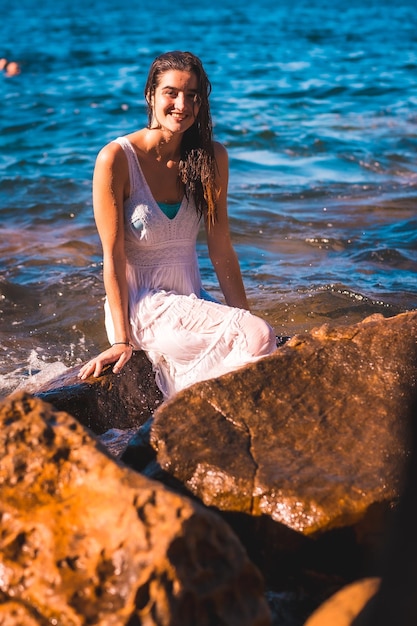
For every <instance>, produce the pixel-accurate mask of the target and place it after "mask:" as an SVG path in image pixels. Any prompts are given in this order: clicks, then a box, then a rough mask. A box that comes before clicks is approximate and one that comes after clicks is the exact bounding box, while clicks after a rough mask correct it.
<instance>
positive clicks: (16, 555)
mask: <svg viewBox="0 0 417 626" xmlns="http://www.w3.org/2000/svg"><path fill="white" fill-rule="evenodd" d="M0 458H1V465H0V519H1V535H0V572H1V575H0V621H1V623H2V624H6V625H10V626H12V625H13V626H17V625H19V626H21V625H23V624H27V625H28V626H29V625H30V626H34V625H38V626H44V625H45V624H59V625H65V626H79V625H87V624H90V625H92V624H99V625H101V626H112V625H117V626H121V625H124V624H125V625H129V626H133V625H134V624H137V625H139V624H147V625H148V626H152V625H158V626H159V625H160V626H168V625H172V626H186V625H189V626H196V624H198V625H199V626H204V625H209V624H218V625H220V624H227V625H228V626H230V625H233V624H236V626H237V625H239V626H242V625H243V624H247V625H248V626H255V625H259V626H261V625H265V626H266V625H268V624H270V617H269V611H268V608H267V605H266V603H265V600H264V597H263V595H262V594H263V588H262V582H261V578H260V575H259V573H258V571H257V570H256V569H255V568H254V566H253V565H252V564H251V562H250V561H249V560H248V557H247V555H246V553H245V551H244V550H243V549H242V547H241V545H240V543H239V542H238V540H237V538H236V537H235V535H234V534H233V533H232V532H231V530H230V529H229V527H228V526H227V525H226V524H225V523H224V522H223V521H222V520H221V519H220V518H219V517H218V516H217V515H216V514H214V513H211V512H210V511H208V510H206V509H205V508H204V507H202V506H201V505H199V504H197V503H195V502H192V501H191V500H189V499H187V498H184V497H183V496H180V495H178V494H175V493H174V492H171V491H170V490H168V489H166V487H164V486H163V485H161V484H159V483H156V482H155V481H150V480H148V479H146V478H144V477H143V476H140V475H139V474H137V473H135V472H133V471H131V470H129V469H128V468H125V467H123V466H121V465H118V464H116V462H115V461H114V460H112V458H111V457H110V456H108V455H107V454H106V452H105V449H104V448H101V446H100V445H99V444H98V443H97V441H96V440H95V439H94V438H92V437H91V436H90V434H89V433H88V431H87V430H86V429H84V428H83V427H82V426H80V424H79V423H78V422H77V421H76V420H75V419H74V418H73V417H71V416H69V415H68V414H66V413H64V412H58V411H56V410H54V409H53V408H52V407H51V406H50V405H49V404H46V403H44V402H42V401H41V400H39V399H37V398H34V397H33V396H30V395H28V394H17V395H13V396H10V397H9V398H7V399H6V400H5V401H4V402H3V403H2V404H1V405H0Z"/></svg>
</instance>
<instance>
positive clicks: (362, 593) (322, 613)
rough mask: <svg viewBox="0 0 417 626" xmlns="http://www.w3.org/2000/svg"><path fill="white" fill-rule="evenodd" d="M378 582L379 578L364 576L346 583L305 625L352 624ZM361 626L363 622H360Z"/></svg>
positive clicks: (348, 625) (349, 625)
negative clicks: (364, 577) (362, 578)
mask: <svg viewBox="0 0 417 626" xmlns="http://www.w3.org/2000/svg"><path fill="white" fill-rule="evenodd" d="M379 584H380V580H379V578H366V579H364V580H358V581H355V582H354V583H352V584H350V585H347V586H346V587H344V588H343V589H341V590H340V591H338V592H337V593H335V594H334V595H333V596H331V598H329V599H328V600H327V601H326V602H325V603H324V604H323V605H322V606H321V607H320V608H319V609H317V611H315V612H314V613H313V615H312V616H311V617H310V618H309V619H308V620H307V621H306V623H305V626H354V620H355V619H356V618H358V616H360V614H361V613H362V612H363V610H365V609H366V606H367V604H368V602H369V601H370V600H371V599H372V598H373V597H374V595H375V593H376V592H377V591H378V587H379ZM358 626H359V624H358ZM361 626H365V623H364V622H361ZM392 626H394V625H392Z"/></svg>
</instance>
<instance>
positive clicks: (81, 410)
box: [30, 351, 162, 434]
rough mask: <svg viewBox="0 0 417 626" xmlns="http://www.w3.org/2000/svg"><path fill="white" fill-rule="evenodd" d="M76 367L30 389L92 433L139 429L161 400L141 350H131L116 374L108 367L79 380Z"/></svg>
mask: <svg viewBox="0 0 417 626" xmlns="http://www.w3.org/2000/svg"><path fill="white" fill-rule="evenodd" d="M80 368H81V365H77V366H76V367H73V368H71V369H69V370H68V371H67V372H65V373H64V374H62V375H60V376H58V377H57V378H54V379H53V380H51V381H48V382H47V383H44V384H42V385H40V386H38V387H37V388H35V389H30V391H31V392H33V394H34V395H36V396H37V397H39V398H41V399H42V400H45V402H50V403H51V404H53V405H54V406H55V407H56V408H57V409H59V410H61V411H66V412H67V413H70V414H71V415H73V416H74V417H76V418H77V420H78V421H79V422H81V424H83V425H84V426H87V427H88V428H90V429H91V430H92V431H93V432H94V433H96V434H102V433H105V432H106V431H108V430H110V429H112V428H118V429H129V428H134V427H136V428H139V427H140V426H141V425H142V424H143V423H144V422H146V420H147V419H148V418H149V417H150V416H151V415H152V414H153V412H154V410H155V409H156V408H157V407H158V406H159V405H160V404H161V402H162V394H161V392H160V391H159V389H158V387H157V386H156V383H155V376H154V374H153V371H152V366H151V363H150V361H149V360H148V359H147V357H146V355H145V353H144V352H142V351H138V352H134V353H133V355H132V358H131V359H130V361H129V362H128V363H127V364H126V365H125V366H124V368H123V370H122V372H121V373H120V374H113V372H112V370H111V367H110V366H109V367H107V368H106V369H105V370H104V372H103V374H102V375H101V376H99V377H98V378H94V377H93V376H90V377H89V378H88V379H87V380H84V381H82V380H80V379H79V378H78V372H79V371H80Z"/></svg>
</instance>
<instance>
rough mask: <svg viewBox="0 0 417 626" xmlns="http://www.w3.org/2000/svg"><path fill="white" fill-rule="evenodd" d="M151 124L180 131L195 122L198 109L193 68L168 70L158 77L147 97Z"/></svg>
mask: <svg viewBox="0 0 417 626" xmlns="http://www.w3.org/2000/svg"><path fill="white" fill-rule="evenodd" d="M151 105H152V112H153V120H152V126H151V128H163V129H166V130H168V131H170V132H171V133H183V132H185V131H186V130H187V129H188V128H190V126H192V125H193V124H194V122H195V119H196V117H197V115H198V112H199V110H200V96H199V94H198V80H197V76H196V75H195V74H194V72H185V71H181V70H169V71H167V72H164V73H163V74H161V75H160V77H159V82H158V84H157V86H156V88H155V93H154V94H153V96H152V98H151Z"/></svg>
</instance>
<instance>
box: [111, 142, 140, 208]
mask: <svg viewBox="0 0 417 626" xmlns="http://www.w3.org/2000/svg"><path fill="white" fill-rule="evenodd" d="M114 142H115V143H118V144H119V146H121V147H122V149H123V152H124V153H125V155H126V158H127V162H128V166H129V179H130V195H131V196H132V195H133V192H134V191H135V189H136V188H137V187H138V184H139V182H140V169H139V161H138V157H137V154H136V152H135V149H134V147H133V146H132V144H131V143H130V141H129V139H127V138H126V137H117V139H114Z"/></svg>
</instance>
